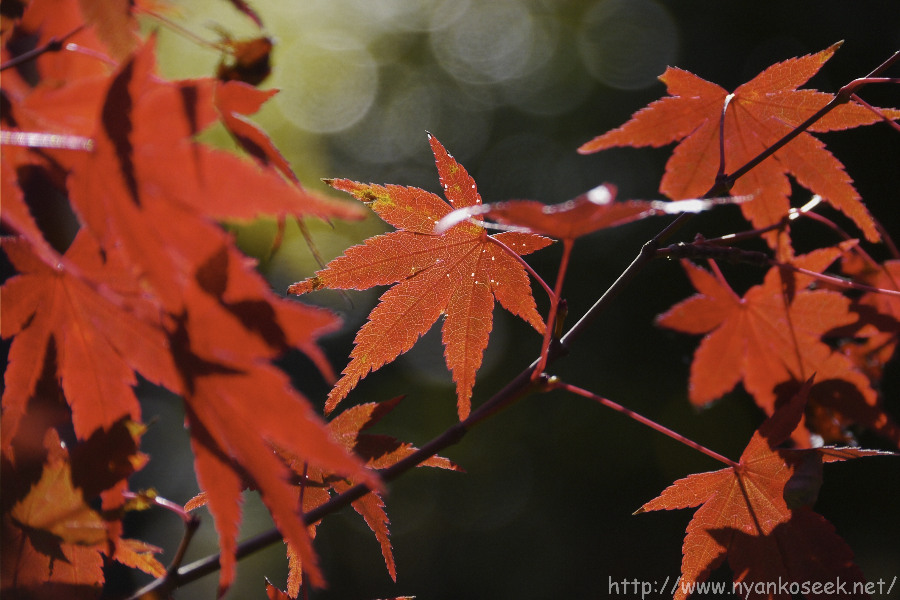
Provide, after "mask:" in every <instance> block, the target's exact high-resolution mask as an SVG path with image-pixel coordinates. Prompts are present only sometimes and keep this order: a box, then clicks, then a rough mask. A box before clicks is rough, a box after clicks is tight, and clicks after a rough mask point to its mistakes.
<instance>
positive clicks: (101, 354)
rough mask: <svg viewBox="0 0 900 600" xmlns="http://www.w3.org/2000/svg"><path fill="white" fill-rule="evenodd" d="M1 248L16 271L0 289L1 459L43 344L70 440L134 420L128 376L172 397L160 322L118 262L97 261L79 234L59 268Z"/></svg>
mask: <svg viewBox="0 0 900 600" xmlns="http://www.w3.org/2000/svg"><path fill="white" fill-rule="evenodd" d="M3 249H4V250H5V252H6V255H7V256H8V257H9V260H10V262H11V263H12V264H13V266H14V267H15V268H16V270H17V271H18V272H19V274H18V275H16V276H14V277H12V278H10V279H9V280H7V281H6V282H5V283H4V284H3V288H2V293H3V299H4V301H3V321H2V325H0V333H2V336H3V337H4V338H9V337H11V336H15V338H14V339H13V341H12V345H11V346H10V351H9V364H8V366H7V370H6V388H5V389H4V391H3V427H2V436H3V448H4V452H9V451H10V449H11V444H12V441H13V438H14V437H15V435H16V432H17V429H18V424H19V421H20V419H21V417H22V415H24V413H25V411H26V409H27V403H28V401H29V399H30V398H31V397H32V394H33V392H34V387H35V384H36V383H37V379H38V377H40V375H41V365H43V364H44V358H45V356H46V354H47V351H48V346H49V344H51V343H53V344H54V348H55V353H56V362H57V371H58V373H59V380H60V383H61V385H62V389H63V392H64V393H65V396H66V399H67V401H68V403H69V405H70V406H71V407H72V416H73V424H74V426H75V433H76V434H77V435H78V437H79V438H82V439H85V438H87V437H89V436H90V435H91V433H93V431H94V430H95V429H106V428H109V427H110V426H111V425H112V424H113V423H114V422H116V421H118V420H119V419H120V418H121V417H123V416H128V417H129V418H131V419H133V420H135V421H138V420H140V407H139V406H138V402H137V398H135V396H134V392H133V391H132V386H133V385H134V384H135V383H136V377H135V373H136V372H139V373H141V374H142V375H143V376H144V377H146V378H147V379H148V380H150V381H152V382H154V383H157V384H160V385H164V386H166V387H168V388H169V389H172V390H174V391H179V390H180V383H179V381H178V376H177V374H176V368H175V365H174V363H173V361H172V355H171V352H170V351H169V349H168V340H167V338H166V333H165V331H164V330H163V328H162V315H161V314H160V313H159V312H158V310H157V309H156V308H155V307H154V305H153V303H152V302H148V301H147V299H146V298H144V297H143V296H142V294H140V291H139V290H138V288H137V286H136V285H135V284H134V280H133V279H132V278H131V277H130V273H129V272H128V270H127V268H126V267H125V265H123V264H121V263H116V261H114V260H112V258H115V255H112V257H111V260H108V261H104V258H103V255H102V254H101V251H100V248H99V246H98V245H97V243H96V242H95V241H94V240H93V239H92V238H91V237H90V235H89V234H88V232H87V231H80V232H79V233H78V235H77V236H76V237H75V240H74V242H73V243H72V245H71V246H70V247H69V249H68V251H67V252H66V253H65V255H64V256H63V258H64V259H65V262H63V263H61V264H59V265H52V266H51V265H49V264H46V263H45V262H43V260H41V258H40V257H39V256H37V255H35V254H33V247H32V246H31V244H29V243H28V242H26V241H25V240H23V239H17V238H11V239H5V240H4V241H3ZM97 281H102V282H103V286H102V287H100V286H98V285H97V284H96V283H95V282H97ZM135 340H141V343H140V344H135V343H134V341H135Z"/></svg>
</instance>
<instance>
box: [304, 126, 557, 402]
mask: <svg viewBox="0 0 900 600" xmlns="http://www.w3.org/2000/svg"><path fill="white" fill-rule="evenodd" d="M429 141H430V143H431V148H432V150H433V152H434V156H435V163H436V164H437V169H438V173H439V175H440V179H441V184H442V185H443V188H444V193H445V195H446V196H447V199H448V200H449V201H450V204H448V203H447V202H445V201H444V200H442V199H441V198H440V197H438V196H436V195H435V194H432V193H430V192H426V191H425V190H421V189H418V188H409V187H402V186H397V185H388V186H380V185H375V184H363V183H357V182H354V181H349V180H345V179H336V180H329V181H328V183H329V184H330V185H332V186H333V187H335V188H337V189H339V190H343V191H346V192H349V193H351V194H353V195H354V196H355V197H356V198H358V199H360V200H362V201H363V202H365V203H366V204H368V205H369V206H370V207H371V208H372V209H373V210H374V211H375V212H376V213H377V214H378V216H380V217H381V218H382V219H384V220H385V221H386V222H388V223H389V224H391V225H393V226H394V227H396V228H397V229H398V231H394V232H391V233H388V234H385V235H380V236H376V237H374V238H370V239H368V240H366V242H365V243H364V244H362V245H359V246H354V247H352V248H349V249H348V250H347V251H346V252H345V253H344V255H343V256H340V257H338V258H336V259H335V260H333V261H331V262H330V263H329V264H328V265H327V266H326V268H324V269H322V270H321V271H317V272H316V274H315V276H314V277H311V278H309V279H306V280H305V281H301V282H299V283H295V284H294V285H292V286H291V287H290V288H289V290H288V291H289V292H290V293H292V294H303V293H306V292H310V291H312V290H316V289H319V288H323V287H328V288H340V289H356V290H363V289H367V288H370V287H373V286H376V285H386V284H393V283H396V284H397V285H396V286H394V287H392V288H391V289H389V290H388V291H386V292H385V293H384V294H383V295H382V296H381V301H380V303H379V304H378V306H376V307H375V309H373V310H372V312H371V313H370V314H369V320H368V322H367V323H366V324H365V325H363V327H362V328H361V329H360V330H359V332H358V333H357V335H356V339H355V344H356V346H355V347H354V348H353V351H352V352H351V354H350V357H351V361H350V363H349V364H348V365H347V367H346V368H345V369H344V376H343V377H342V378H341V379H340V380H339V381H338V382H337V384H336V385H335V387H334V389H332V390H331V393H330V394H329V395H328V402H327V404H326V405H325V409H326V411H331V410H333V409H334V407H335V406H336V405H337V403H338V402H340V401H341V399H343V398H344V397H346V396H347V394H348V393H349V392H350V390H352V389H353V388H354V387H355V386H356V384H357V383H358V382H359V380H360V379H362V378H363V377H365V376H366V375H367V374H368V373H369V372H370V371H374V370H375V369H379V368H381V367H382V366H384V365H385V364H387V363H389V362H391V361H393V360H394V359H395V358H397V356H399V355H400V354H402V353H403V352H406V351H407V350H409V349H410V348H411V347H412V346H413V344H415V343H416V340H418V338H419V337H420V336H421V335H422V334H424V333H425V332H426V331H428V329H429V328H430V327H431V326H432V324H433V323H434V322H435V321H436V320H437V318H438V317H439V316H441V315H443V316H444V325H443V330H442V333H443V341H444V347H445V349H446V350H445V353H444V355H445V357H446V360H447V366H448V367H449V368H450V370H451V371H452V372H453V380H454V381H455V382H456V392H457V400H458V403H457V408H458V412H459V417H460V419H464V418H465V417H466V416H468V414H469V409H470V406H471V402H470V401H471V397H472V387H473V386H474V385H475V373H476V372H477V371H478V368H479V367H480V366H481V359H482V354H483V352H484V349H485V347H486V346H487V343H488V336H489V334H490V331H491V327H492V311H493V308H494V300H497V301H498V302H500V304H501V305H502V306H503V307H504V308H506V309H507V310H508V311H510V312H511V313H513V314H516V315H518V316H520V317H522V318H523V319H525V320H526V321H527V322H528V323H530V324H531V325H532V326H533V327H534V328H535V329H536V330H538V331H539V332H542V333H543V331H544V323H543V321H542V320H541V317H540V315H539V314H538V312H537V308H536V306H535V303H534V299H533V297H532V295H531V285H530V284H529V281H528V276H527V274H526V272H525V269H524V268H523V267H522V265H521V264H519V263H518V262H517V261H516V260H515V259H514V258H513V257H512V256H510V255H509V253H507V252H506V250H505V249H503V248H502V247H501V245H500V244H499V243H497V242H502V243H503V244H505V245H506V246H507V247H508V248H510V249H512V250H513V251H514V252H516V253H518V254H520V255H521V254H528V253H530V252H534V251H535V250H540V249H541V248H544V247H545V246H547V245H548V244H550V243H551V241H550V240H549V239H547V238H544V237H541V236H538V235H533V234H528V233H518V232H505V233H499V234H497V235H494V236H489V235H488V234H487V232H486V231H485V229H484V228H483V227H481V226H480V225H478V224H476V223H464V224H461V225H459V226H457V227H454V228H453V229H452V230H450V231H448V232H446V233H445V234H443V235H435V234H434V228H435V225H436V224H437V223H438V221H439V220H440V219H441V218H442V217H444V216H445V215H447V214H448V213H450V211H451V210H453V209H454V208H461V207H467V206H474V205H478V204H481V197H480V196H479V194H478V192H477V191H476V188H475V182H474V181H473V180H472V178H471V177H470V176H469V174H468V173H467V172H466V170H465V169H464V168H463V167H462V165H460V164H459V163H458V162H456V160H455V159H454V158H453V157H452V156H450V155H449V154H448V153H447V151H446V150H445V149H444V147H443V146H442V145H441V144H440V142H438V141H437V139H435V138H434V137H432V136H429Z"/></svg>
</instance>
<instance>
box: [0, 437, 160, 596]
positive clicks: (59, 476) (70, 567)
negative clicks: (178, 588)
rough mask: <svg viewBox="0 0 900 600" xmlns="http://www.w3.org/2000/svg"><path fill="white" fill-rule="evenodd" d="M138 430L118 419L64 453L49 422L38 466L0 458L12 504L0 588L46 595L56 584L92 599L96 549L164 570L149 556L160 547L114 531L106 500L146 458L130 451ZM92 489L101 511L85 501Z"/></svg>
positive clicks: (96, 586)
mask: <svg viewBox="0 0 900 600" xmlns="http://www.w3.org/2000/svg"><path fill="white" fill-rule="evenodd" d="M139 431H140V428H135V427H134V426H133V424H129V423H126V422H125V420H121V421H119V422H117V423H116V425H115V426H113V427H112V428H111V430H110V431H109V432H103V431H100V430H98V431H97V432H96V434H95V435H94V436H92V437H91V439H90V440H88V441H86V442H79V443H77V444H75V445H74V446H73V447H72V450H71V452H70V451H69V450H68V449H67V447H66V445H65V444H63V443H62V442H61V441H60V438H59V435H58V434H57V432H56V430H55V429H53V428H50V429H48V430H47V431H46V433H45V435H44V440H43V450H44V456H43V457H42V458H41V461H42V464H41V465H40V469H39V470H36V469H35V468H34V467H35V466H37V462H38V461H37V460H36V456H28V455H27V453H25V454H26V456H24V457H21V459H20V460H19V461H17V462H16V464H15V465H12V464H11V463H9V462H7V461H6V460H4V461H3V478H4V481H6V482H7V483H8V485H6V486H5V487H4V497H5V498H6V500H7V501H8V502H9V503H10V504H12V506H11V509H9V511H8V512H6V513H4V515H3V518H2V527H3V536H2V540H3V543H2V555H3V569H2V589H3V590H4V594H6V593H7V592H9V593H11V594H16V593H18V594H19V595H24V596H26V597H29V598H31V597H34V598H52V597H56V596H58V595H59V594H60V593H62V592H61V590H63V589H64V590H65V594H64V595H65V596H66V597H72V598H81V597H84V598H90V597H97V595H98V594H99V592H100V586H101V585H102V583H103V581H104V577H103V570H102V567H103V563H104V560H103V556H104V555H106V556H108V557H110V558H112V559H113V560H116V561H117V562H120V563H122V564H125V565H128V566H131V567H134V568H138V569H141V570H142V571H145V572H147V573H150V574H152V575H154V576H157V577H158V576H160V575H162V574H163V573H165V567H164V566H163V565H162V564H161V563H160V562H159V561H158V560H157V559H156V558H155V556H154V555H155V554H158V553H159V552H161V551H162V550H161V549H160V548H157V547H155V546H152V545H150V544H147V543H145V542H142V541H139V540H133V539H127V538H122V537H120V533H121V522H120V520H119V519H117V518H115V517H116V515H117V514H120V513H118V512H117V511H114V510H110V509H112V508H114V507H113V506H110V505H109V503H108V502H107V500H108V499H110V498H112V496H114V495H115V492H116V490H117V489H118V488H120V487H121V485H120V484H121V483H124V480H125V478H126V477H127V476H129V475H130V474H131V473H132V472H133V471H134V470H136V469H137V468H139V466H140V465H142V464H143V463H144V462H146V461H145V460H144V458H146V457H143V455H141V454H140V453H138V452H137V451H136V447H137V442H138V440H137V439H136V437H135V436H138V437H139ZM114 449H115V450H114ZM117 462H120V463H121V464H117ZM32 479H33V482H31V480H32ZM29 483H31V485H30V486H29ZM98 495H100V496H102V497H103V505H102V508H103V510H104V512H103V514H101V513H100V512H98V511H97V510H95V509H94V508H92V506H91V504H90V503H93V502H94V501H95V500H96V496H98ZM119 496H121V494H119Z"/></svg>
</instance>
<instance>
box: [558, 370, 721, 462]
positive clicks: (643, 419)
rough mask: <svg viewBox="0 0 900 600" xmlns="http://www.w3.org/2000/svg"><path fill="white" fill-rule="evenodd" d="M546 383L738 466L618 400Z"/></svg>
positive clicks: (567, 384)
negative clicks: (594, 402) (597, 403)
mask: <svg viewBox="0 0 900 600" xmlns="http://www.w3.org/2000/svg"><path fill="white" fill-rule="evenodd" d="M547 385H548V386H549V387H551V388H552V389H561V390H566V391H567V392H570V393H572V394H576V395H578V396H583V397H585V398H589V399H591V400H594V401H596V402H599V403H600V404H602V405H603V406H605V407H607V408H611V409H613V410H614V411H616V412H620V413H622V414H623V415H625V416H626V417H628V418H630V419H633V420H635V421H637V422H638V423H640V424H641V425H646V426H647V427H649V428H651V429H653V430H655V431H658V432H660V433H662V434H663V435H666V436H668V437H670V438H672V439H673V440H676V441H679V442H681V443H682V444H684V445H686V446H688V447H690V448H693V449H694V450H697V451H698V452H702V453H703V454H705V455H707V456H709V457H712V458H714V459H716V460H717V461H719V462H721V463H724V464H725V465H727V466H729V467H732V468H735V469H737V468H738V466H739V465H738V463H736V462H735V461H733V460H731V459H730V458H727V457H725V456H722V455H721V454H719V453H718V452H716V451H714V450H710V449H709V448H707V447H706V446H703V445H701V444H698V443H697V442H695V441H694V440H692V439H690V438H687V437H685V436H683V435H681V434H680V433H678V432H677V431H673V430H671V429H669V428H668V427H666V426H665V425H660V424H659V423H657V422H656V421H654V420H653V419H649V418H647V417H645V416H644V415H642V414H640V413H636V412H634V411H633V410H631V409H630V408H626V407H625V406H622V405H621V404H619V403H618V402H613V401H612V400H610V399H608V398H604V397H603V396H598V395H597V394H595V393H593V392H590V391H588V390H586V389H583V388H580V387H578V386H574V385H572V384H569V383H565V382H563V381H559V380H558V379H555V378H551V380H550V382H548V384H547Z"/></svg>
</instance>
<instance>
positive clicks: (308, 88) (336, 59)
mask: <svg viewBox="0 0 900 600" xmlns="http://www.w3.org/2000/svg"><path fill="white" fill-rule="evenodd" d="M279 60H280V61H281V63H282V64H289V65H290V68H289V69H282V70H280V71H276V73H278V74H279V76H278V77H277V80H276V81H274V82H273V84H274V87H278V88H280V89H281V93H279V94H278V95H277V96H276V97H275V100H276V102H277V103H278V106H279V108H280V109H281V112H282V114H284V116H285V118H286V119H288V120H289V121H290V122H291V123H293V124H294V125H296V126H297V127H300V128H301V129H305V130H307V131H311V132H314V133H335V132H338V131H342V130H344V129H347V128H348V127H350V126H352V125H353V124H354V123H356V122H358V121H359V120H360V119H362V118H363V117H364V116H365V114H366V112H367V111H368V110H369V108H370V107H371V106H372V103H373V102H374V100H375V94H376V93H377V90H378V65H377V64H376V62H375V60H374V58H373V57H372V55H371V54H370V53H369V51H368V50H366V48H365V47H363V46H362V45H361V44H359V43H358V42H356V41H354V40H353V39H352V38H349V37H347V36H345V35H339V34H321V35H317V36H315V37H314V38H312V39H310V38H306V39H298V40H296V41H295V42H294V43H292V44H290V45H288V46H287V47H285V48H283V49H282V50H281V52H280V55H279Z"/></svg>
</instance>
